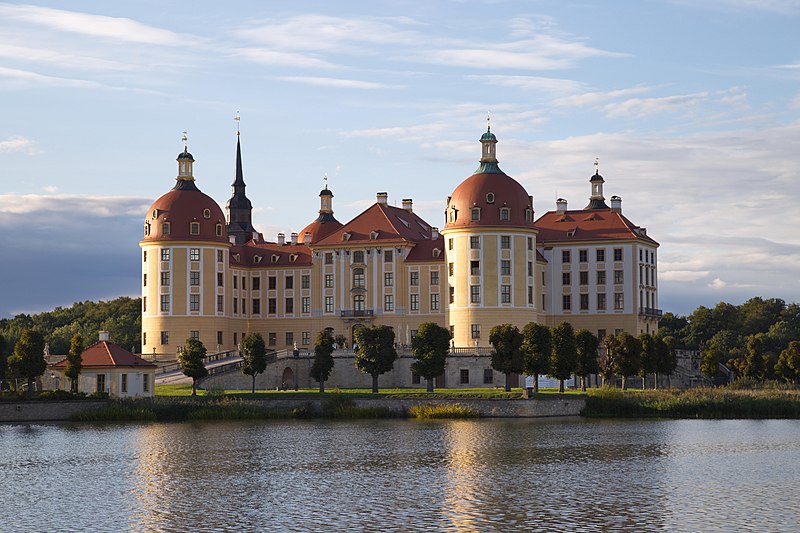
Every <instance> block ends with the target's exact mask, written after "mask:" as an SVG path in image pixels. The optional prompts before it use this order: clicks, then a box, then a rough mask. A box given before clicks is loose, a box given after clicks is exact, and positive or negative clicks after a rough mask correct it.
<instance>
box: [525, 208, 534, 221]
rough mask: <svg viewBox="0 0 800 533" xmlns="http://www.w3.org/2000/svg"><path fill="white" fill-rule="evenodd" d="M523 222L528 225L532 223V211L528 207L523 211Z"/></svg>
mask: <svg viewBox="0 0 800 533" xmlns="http://www.w3.org/2000/svg"><path fill="white" fill-rule="evenodd" d="M525 222H527V223H528V224H530V223H532V222H533V209H531V208H530V207H528V208H526V209H525Z"/></svg>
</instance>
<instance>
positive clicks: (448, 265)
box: [447, 263, 453, 276]
mask: <svg viewBox="0 0 800 533" xmlns="http://www.w3.org/2000/svg"><path fill="white" fill-rule="evenodd" d="M447 272H448V274H450V275H451V276H452V275H453V263H447Z"/></svg>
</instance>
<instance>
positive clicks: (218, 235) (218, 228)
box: [217, 224, 222, 237]
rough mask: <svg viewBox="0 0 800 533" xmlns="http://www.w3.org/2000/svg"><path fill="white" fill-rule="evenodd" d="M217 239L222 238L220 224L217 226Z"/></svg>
mask: <svg viewBox="0 0 800 533" xmlns="http://www.w3.org/2000/svg"><path fill="white" fill-rule="evenodd" d="M217 237H222V224H217Z"/></svg>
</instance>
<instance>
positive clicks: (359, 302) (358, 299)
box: [353, 294, 364, 311]
mask: <svg viewBox="0 0 800 533" xmlns="http://www.w3.org/2000/svg"><path fill="white" fill-rule="evenodd" d="M363 310H364V295H363V294H356V295H355V296H353V311H363Z"/></svg>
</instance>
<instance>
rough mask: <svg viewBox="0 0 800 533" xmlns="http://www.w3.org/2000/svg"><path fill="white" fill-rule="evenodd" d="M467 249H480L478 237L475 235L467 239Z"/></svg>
mask: <svg viewBox="0 0 800 533" xmlns="http://www.w3.org/2000/svg"><path fill="white" fill-rule="evenodd" d="M469 247H470V248H472V249H475V250H477V249H478V248H480V247H481V238H480V237H478V236H477V235H475V236H472V237H470V238H469Z"/></svg>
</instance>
